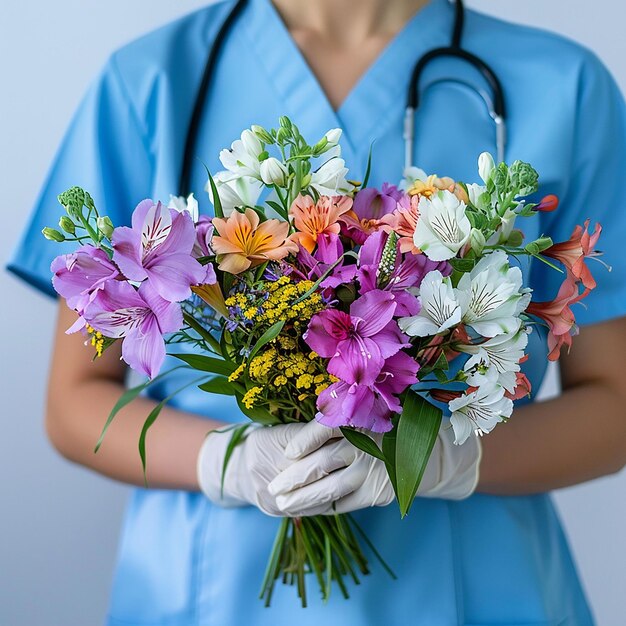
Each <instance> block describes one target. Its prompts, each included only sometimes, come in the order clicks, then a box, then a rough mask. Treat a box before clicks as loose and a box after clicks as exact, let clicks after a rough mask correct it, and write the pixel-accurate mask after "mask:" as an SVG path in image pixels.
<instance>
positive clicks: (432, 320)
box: [398, 270, 461, 337]
mask: <svg viewBox="0 0 626 626" xmlns="http://www.w3.org/2000/svg"><path fill="white" fill-rule="evenodd" d="M420 302H421V305H422V308H421V309H420V312H419V313H418V314H417V315H414V316H413V317H404V318H402V319H400V320H398V325H399V326H400V329H401V330H402V331H404V332H405V333H406V334H407V335H409V336H411V337H427V336H429V335H437V334H438V333H442V332H444V331H446V330H448V329H449V328H453V327H454V326H456V325H457V324H458V323H459V322H460V321H461V307H460V306H459V303H458V302H457V300H456V297H455V294H454V288H453V287H452V283H451V282H450V278H448V277H446V278H444V277H443V275H442V274H441V272H440V271H438V270H435V271H434V272H428V274H426V276H425V277H424V279H423V280H422V284H421V285H420Z"/></svg>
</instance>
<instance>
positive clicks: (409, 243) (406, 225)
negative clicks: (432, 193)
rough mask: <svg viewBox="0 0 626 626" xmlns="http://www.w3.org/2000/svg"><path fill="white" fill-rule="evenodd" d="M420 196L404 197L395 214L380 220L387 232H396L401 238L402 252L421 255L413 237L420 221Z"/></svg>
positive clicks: (399, 202)
mask: <svg viewBox="0 0 626 626" xmlns="http://www.w3.org/2000/svg"><path fill="white" fill-rule="evenodd" d="M419 201H420V196H411V197H409V196H404V197H403V198H401V199H400V200H399V201H398V205H397V207H396V209H395V210H394V211H393V213H391V214H389V215H385V216H383V217H382V219H381V220H380V222H381V225H382V229H383V230H384V231H385V232H391V231H394V232H395V233H396V234H397V235H398V236H399V237H400V240H399V244H400V252H402V253H406V252H412V253H413V254H420V252H421V251H420V249H419V248H417V247H416V246H415V244H414V243H413V235H414V234H415V229H416V227H417V220H418V219H419V208H418V206H419Z"/></svg>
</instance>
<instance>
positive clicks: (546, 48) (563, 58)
mask: <svg viewBox="0 0 626 626" xmlns="http://www.w3.org/2000/svg"><path fill="white" fill-rule="evenodd" d="M485 33H488V36H484V34H485ZM464 41H465V42H466V43H467V47H468V49H470V51H473V52H477V53H478V54H479V56H481V57H483V58H485V59H489V62H490V63H493V64H494V65H496V64H497V65H499V66H500V65H502V64H503V62H504V61H505V60H506V61H508V60H509V59H511V58H514V57H516V58H518V59H520V60H521V61H523V63H524V66H525V70H526V71H528V72H529V73H530V74H532V65H533V64H536V65H537V66H538V69H540V70H541V71H542V72H551V71H554V72H558V76H559V77H561V78H563V77H564V76H567V75H571V73H572V72H574V73H578V74H580V73H585V72H587V71H591V72H593V71H597V72H600V73H608V70H607V68H606V67H605V66H604V64H603V63H602V61H600V60H599V59H598V57H597V56H596V54H595V53H594V52H593V51H591V50H590V49H589V48H587V47H585V46H584V45H582V44H580V43H579V42H577V41H574V40H572V39H570V38H569V37H566V36H565V35H562V34H559V33H555V32H552V31H549V30H545V29H542V28H538V27H535V26H527V25H523V24H518V23H515V22H509V21H506V20H503V19H500V18H497V17H494V16H491V15H486V14H484V13H481V12H479V11H475V10H470V9H468V10H467V11H466V22H465V39H464ZM474 46H475V47H476V48H475V49H474ZM494 49H495V50H497V55H495V54H494ZM489 50H490V51H491V52H490V53H489V52H488V51H489Z"/></svg>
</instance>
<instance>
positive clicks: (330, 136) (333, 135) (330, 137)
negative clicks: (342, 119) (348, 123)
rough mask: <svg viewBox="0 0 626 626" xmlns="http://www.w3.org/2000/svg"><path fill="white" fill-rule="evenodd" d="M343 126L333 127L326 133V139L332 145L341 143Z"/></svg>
mask: <svg viewBox="0 0 626 626" xmlns="http://www.w3.org/2000/svg"><path fill="white" fill-rule="evenodd" d="M341 133H342V131H341V128H331V129H330V130H329V131H328V132H327V133H326V134H325V135H324V137H326V141H328V144H329V145H331V146H335V145H337V144H338V143H339V140H340V139H341Z"/></svg>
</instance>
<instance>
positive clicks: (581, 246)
mask: <svg viewBox="0 0 626 626" xmlns="http://www.w3.org/2000/svg"><path fill="white" fill-rule="evenodd" d="M601 232H602V226H600V224H596V229H595V231H594V232H593V233H589V220H587V221H586V222H585V227H584V228H583V227H582V226H576V228H575V229H574V232H573V233H572V236H571V237H570V238H569V240H568V241H564V242H562V243H556V244H554V245H553V246H551V247H550V248H548V249H547V250H545V251H544V252H543V254H544V255H545V256H548V257H550V258H552V259H556V260H557V261H560V262H561V263H563V265H564V266H565V268H566V269H567V272H568V274H570V275H571V276H573V277H574V278H575V279H576V280H577V281H579V282H582V284H583V285H584V286H585V289H589V290H591V289H594V288H595V286H596V281H595V279H594V277H593V276H592V275H591V271H590V270H589V268H588V267H587V265H586V264H585V259H587V258H593V257H595V256H599V253H598V252H596V251H595V250H594V248H595V246H596V243H597V242H598V238H599V237H600V233H601Z"/></svg>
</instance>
